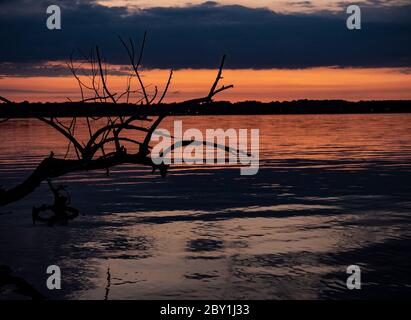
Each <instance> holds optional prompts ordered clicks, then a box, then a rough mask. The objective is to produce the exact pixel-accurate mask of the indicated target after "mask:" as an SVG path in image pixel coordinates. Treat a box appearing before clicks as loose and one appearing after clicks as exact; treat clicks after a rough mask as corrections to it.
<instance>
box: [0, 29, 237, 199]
mask: <svg viewBox="0 0 411 320" xmlns="http://www.w3.org/2000/svg"><path fill="white" fill-rule="evenodd" d="M120 41H121V43H122V45H123V46H124V48H125V50H126V52H127V55H128V58H129V60H130V66H131V69H132V72H133V73H132V74H130V75H129V76H128V79H127V87H126V89H125V90H124V92H121V93H117V92H113V91H112V90H111V89H110V88H109V85H108V70H107V64H106V63H104V59H103V57H102V56H101V52H100V49H99V47H98V46H96V47H95V48H94V49H93V50H91V51H90V53H89V54H88V55H86V54H84V53H82V52H80V53H81V54H82V56H83V60H82V61H81V62H80V65H79V66H76V64H75V62H74V59H73V55H71V56H70V60H69V62H68V67H69V69H70V71H71V73H72V74H73V76H74V78H75V79H76V81H77V83H78V86H79V90H80V93H81V100H80V101H78V103H86V102H89V101H93V102H111V103H113V104H117V103H118V102H119V101H120V99H125V102H126V103H134V104H136V105H146V106H155V105H159V104H162V103H163V101H164V99H165V97H166V95H167V92H168V89H169V87H170V83H171V81H172V77H173V70H171V71H170V74H169V77H168V80H167V82H166V85H165V87H164V91H163V92H162V93H161V95H159V93H158V87H157V86H156V87H155V88H154V92H150V91H149V88H148V86H146V85H145V84H144V81H143V78H142V76H141V70H140V69H141V66H142V60H143V54H144V47H145V43H146V34H144V38H143V40H142V43H141V48H140V50H139V53H138V55H137V56H136V52H135V46H134V43H133V41H132V40H131V39H129V40H128V43H127V42H126V41H124V40H123V39H122V38H120ZM224 62H225V56H224V57H223V59H222V61H221V64H220V67H219V70H218V73H217V77H216V79H215V81H214V83H213V84H212V86H211V89H210V91H209V93H208V94H207V95H206V96H204V97H201V98H197V99H192V100H188V101H184V102H180V103H177V104H176V105H193V104H204V103H208V102H211V101H212V100H213V98H214V96H215V95H217V94H218V93H220V92H222V91H225V90H227V89H230V88H232V87H233V86H232V85H230V86H225V85H223V86H221V87H218V86H219V82H220V81H221V79H222V72H223V68H224ZM84 63H87V64H88V66H89V73H88V74H86V75H85V74H82V75H79V72H78V70H79V69H82V65H83V64H84ZM83 72H84V70H83ZM133 78H135V79H137V82H138V85H139V88H138V89H137V90H131V81H132V79H133ZM84 79H86V80H84ZM90 95H91V96H90ZM0 100H2V101H3V102H5V103H11V101H10V100H8V99H6V98H3V97H0ZM166 117H167V115H166V114H165V113H164V114H160V115H159V116H157V118H149V117H148V116H144V115H141V114H140V115H139V114H137V113H136V114H135V115H131V116H118V117H105V118H91V117H87V118H86V124H87V130H88V138H87V141H85V142H84V141H81V140H80V138H79V137H78V135H77V132H76V126H77V118H76V117H73V118H72V119H71V120H70V121H68V122H67V120H66V121H63V120H60V119H58V118H46V117H40V118H38V119H39V120H40V121H42V122H44V123H45V124H47V125H49V126H50V127H52V128H54V129H55V130H56V131H58V132H59V133H60V134H61V135H63V136H64V137H65V138H66V139H67V141H68V146H67V152H66V155H65V157H64V158H56V157H55V156H54V153H53V152H51V153H50V156H48V157H47V158H45V159H44V160H43V161H42V162H41V163H40V164H39V165H38V166H37V168H36V169H35V170H34V172H32V174H31V175H30V176H29V177H28V178H27V179H26V180H25V181H23V182H22V183H21V184H19V185H17V186H15V187H13V188H11V189H8V190H0V206H5V205H7V204H10V203H12V202H15V201H18V200H20V199H22V198H24V197H25V196H27V195H28V194H30V193H31V192H33V191H34V190H35V189H36V188H37V187H38V186H39V185H40V184H41V183H42V182H43V181H45V180H47V179H52V178H56V177H60V176H63V175H65V174H68V173H71V172H75V171H89V170H98V169H104V170H107V172H108V170H109V169H110V168H111V167H114V166H117V165H121V164H139V165H144V166H150V167H152V168H153V172H155V171H156V169H158V170H159V172H160V174H161V176H163V177H164V176H165V175H166V174H167V169H168V166H166V165H165V164H161V165H156V164H154V163H153V161H152V159H151V157H150V151H151V147H150V140H151V138H152V135H153V133H154V132H155V130H156V129H157V128H158V126H159V125H160V124H161V122H162V121H163V120H164V119H165V118H166ZM6 120H7V119H5V120H3V121H6ZM137 121H138V122H140V123H147V125H146V126H142V125H141V124H139V125H138V124H136V122H137ZM130 131H132V132H140V133H142V134H143V138H142V139H140V140H137V139H133V138H130V135H128V134H127V133H129V132H130ZM193 142H194V141H182V142H179V146H184V145H188V144H190V143H193ZM125 144H127V145H134V146H135V149H134V150H129V149H126V147H125ZM176 147H177V144H176V145H174V146H172V148H171V149H174V148H176ZM70 150H74V154H75V157H76V158H74V159H69V158H67V157H68V155H69V153H70Z"/></svg>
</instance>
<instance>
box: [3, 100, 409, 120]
mask: <svg viewBox="0 0 411 320" xmlns="http://www.w3.org/2000/svg"><path fill="white" fill-rule="evenodd" d="M164 113H165V114H168V115H170V116H173V115H175V116H185V115H292V114H307V115H309V114H380V113H411V100H378V101H358V102H351V101H345V100H296V101H285V102H268V103H265V102H257V101H243V102H236V103H231V102H225V101H220V102H212V103H207V104H184V103H183V104H182V103H172V104H161V105H151V106H145V105H144V106H143V105H135V104H112V103H79V102H66V103H29V102H22V103H2V104H0V118H10V119H13V118H36V117H62V118H63V117H104V116H130V115H135V114H141V115H147V116H156V115H159V114H164Z"/></svg>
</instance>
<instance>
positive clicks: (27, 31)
mask: <svg viewBox="0 0 411 320" xmlns="http://www.w3.org/2000/svg"><path fill="white" fill-rule="evenodd" d="M295 2H296V3H297V2H299V3H305V5H309V1H295ZM380 2H381V1H380ZM49 4H50V1H43V0H37V1H34V0H17V1H16V0H14V1H10V0H7V1H4V0H3V1H0V39H2V44H1V50H0V63H1V62H12V63H26V64H27V65H32V64H35V63H39V62H41V61H47V60H56V61H61V60H65V59H67V57H68V56H69V55H70V53H71V51H72V50H73V49H76V48H81V49H83V50H87V49H89V48H91V47H92V46H93V45H95V44H99V46H100V47H101V48H103V49H104V55H105V57H106V58H107V59H108V60H109V61H110V62H112V63H116V64H125V63H127V57H126V55H125V53H124V50H123V48H122V47H121V45H120V43H119V41H118V40H117V35H122V36H124V37H128V36H132V37H133V38H134V39H135V40H136V41H138V40H140V39H141V36H142V34H143V32H144V30H147V31H148V34H149V38H148V43H147V50H146V52H145V58H144V63H145V66H146V67H158V68H170V67H174V68H186V67H190V68H208V67H216V63H217V64H218V61H219V59H220V57H221V55H222V54H224V53H226V54H228V55H229V59H228V67H231V68H306V67H315V66H341V67H347V66H353V67H356V66H361V67H383V66H387V67H388V66H389V67H392V66H397V67H409V66H411V22H410V21H411V19H409V17H411V5H410V6H402V7H386V6H381V5H379V6H376V7H373V6H365V7H364V8H363V10H362V11H363V12H362V14H363V29H362V30H361V31H349V30H348V29H347V28H346V25H345V19H346V17H347V15H346V13H345V10H342V11H341V12H340V13H330V12H322V13H316V14H300V15H297V14H278V13H275V12H272V11H270V10H268V9H265V8H260V9H253V8H246V7H243V6H239V5H226V6H222V5H218V4H217V3H216V2H206V3H204V4H202V5H195V6H188V7H171V8H148V9H143V10H135V11H129V10H128V9H127V8H121V7H116V8H108V7H105V6H101V5H98V4H96V3H94V2H93V1H86V0H77V1H68V0H62V1H57V0H55V1H52V4H58V5H61V8H62V27H63V29H62V30H59V31H49V30H47V29H46V7H47V6H48V5H49ZM43 71H44V70H43ZM52 72H56V70H55V69H53V71H52Z"/></svg>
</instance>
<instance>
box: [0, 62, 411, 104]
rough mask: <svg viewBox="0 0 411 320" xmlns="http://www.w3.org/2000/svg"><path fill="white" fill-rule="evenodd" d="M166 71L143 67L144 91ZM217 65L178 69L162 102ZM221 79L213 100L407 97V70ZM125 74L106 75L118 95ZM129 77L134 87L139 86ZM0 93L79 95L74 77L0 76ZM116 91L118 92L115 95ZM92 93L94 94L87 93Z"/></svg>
mask: <svg viewBox="0 0 411 320" xmlns="http://www.w3.org/2000/svg"><path fill="white" fill-rule="evenodd" d="M168 72H169V71H168V70H145V71H143V72H142V74H143V79H144V82H145V84H146V85H147V86H148V91H149V93H150V94H153V92H154V88H155V86H156V85H157V86H158V89H159V92H160V93H162V90H163V88H164V86H165V84H166V82H167V79H168ZM215 76H216V70H191V69H186V70H178V71H175V73H174V77H173V80H172V83H171V86H170V89H169V93H168V96H167V98H166V100H165V102H174V101H182V100H185V99H191V98H196V97H202V96H204V95H206V94H207V93H208V91H209V88H210V86H211V84H212V83H213V81H214V79H215ZM223 76H224V79H223V80H222V82H221V84H226V85H229V84H234V89H231V90H229V91H227V92H224V93H222V94H220V95H219V96H218V97H217V100H229V101H233V102H235V101H244V100H259V101H264V102H268V101H285V100H297V99H345V100H352V101H357V100H390V99H392V100H394V99H398V100H402V99H411V72H410V70H408V69H392V68H378V69H371V68H370V69H366V68H347V69H345V68H344V69H343V68H313V69H301V70H279V69H270V70H250V69H247V70H225V71H224V73H223ZM126 84H127V77H126V76H110V77H109V79H108V86H109V88H110V90H111V91H112V93H114V92H117V93H118V95H120V94H121V93H122V92H123V91H124V89H125V88H126ZM137 89H138V86H137V82H136V81H135V79H134V80H133V81H132V90H137ZM0 95H2V96H4V97H6V98H8V99H10V100H13V101H24V100H28V101H31V102H37V101H39V102H46V101H48V102H62V101H68V99H67V98H70V99H71V100H73V101H77V100H80V99H81V97H80V92H79V89H78V85H77V82H76V81H75V80H74V78H73V77H3V78H0ZM118 95H117V96H118ZM86 96H87V97H91V96H92V94H91V92H90V94H88V95H86Z"/></svg>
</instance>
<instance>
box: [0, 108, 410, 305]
mask: <svg viewBox="0 0 411 320" xmlns="http://www.w3.org/2000/svg"><path fill="white" fill-rule="evenodd" d="M172 120H173V119H169V120H167V121H166V122H165V123H164V125H163V126H162V127H163V128H168V129H171V124H172ZM178 120H182V121H183V126H184V128H199V129H201V130H202V131H203V132H205V129H207V128H223V129H228V128H249V129H251V128H259V129H260V148H261V150H260V158H261V163H260V171H259V173H258V174H257V175H256V176H240V171H239V169H238V168H235V167H217V166H191V167H190V166H175V167H173V168H172V169H171V170H170V173H169V175H168V176H167V178H165V179H162V178H160V177H158V176H157V175H151V170H149V169H147V168H143V167H139V166H131V165H127V166H121V167H117V168H115V169H113V170H112V171H111V173H110V176H107V175H106V174H105V173H104V172H89V173H74V174H70V175H68V176H66V177H64V178H62V179H60V180H59V182H62V183H64V184H65V185H67V186H69V190H70V192H71V196H72V202H73V205H74V206H75V207H77V208H78V209H79V210H80V211H81V213H82V214H83V215H82V216H81V217H79V218H78V219H76V220H75V221H73V222H72V223H70V224H69V226H55V227H47V226H41V225H37V226H33V225H32V222H31V207H32V206H33V205H40V204H42V203H49V202H51V201H52V198H51V195H50V192H49V191H48V188H47V187H46V185H43V186H42V187H41V188H39V189H38V190H36V192H34V193H33V194H31V195H30V196H29V197H27V198H26V199H24V200H23V201H20V202H19V203H16V204H13V205H10V206H7V207H4V208H0V264H6V265H9V266H10V267H11V268H12V269H13V273H14V274H15V275H18V276H21V277H23V278H25V279H26V280H27V281H28V282H29V283H31V284H32V285H33V286H34V287H36V288H37V289H38V290H40V291H41V292H42V293H43V294H45V295H46V296H48V297H50V298H56V299H62V298H65V299H66V298H70V299H104V298H107V299H151V298H160V299H169V298H174V299H187V298H200V299H205V298H207V299H210V298H211V299H324V298H335V299H338V298H348V299H351V298H383V297H405V296H408V297H411V275H410V271H409V270H410V267H411V255H410V248H411V247H410V244H411V229H410V222H411V216H410V214H411V165H410V160H411V139H410V137H411V115H319V116H307V115H303V116H295V115H294V116H229V117H181V118H179V119H178ZM78 130H80V131H81V130H82V131H81V132H80V134H85V130H84V128H79V129H78ZM0 141H1V142H0V185H3V187H11V186H12V185H14V184H17V183H19V182H21V181H22V180H23V179H24V177H26V176H27V175H28V174H29V173H30V172H31V171H32V170H33V168H35V166H36V165H37V164H38V163H39V162H40V161H41V159H42V158H44V157H46V156H47V155H48V154H49V153H50V151H52V150H53V151H54V152H55V153H56V154H57V155H62V154H64V153H65V151H66V144H65V141H64V139H63V138H61V137H60V136H59V134H58V133H57V132H54V131H53V129H51V128H48V127H47V126H45V125H43V124H42V123H40V122H38V121H36V120H15V121H10V122H7V123H4V124H1V125H0ZM51 264H56V265H59V266H60V267H61V269H62V273H63V275H62V277H63V284H62V285H63V288H62V290H60V291H58V292H55V291H53V292H50V291H48V290H47V289H46V286H45V279H46V278H47V275H46V271H45V270H46V268H47V266H48V265H51ZM352 264H356V265H359V266H360V267H361V268H362V273H363V274H362V280H363V287H362V290H361V291H357V292H352V291H349V290H347V289H346V285H345V281H346V278H347V275H346V268H347V266H348V265H352ZM107 272H109V273H110V276H111V277H110V278H111V280H110V281H107Z"/></svg>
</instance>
